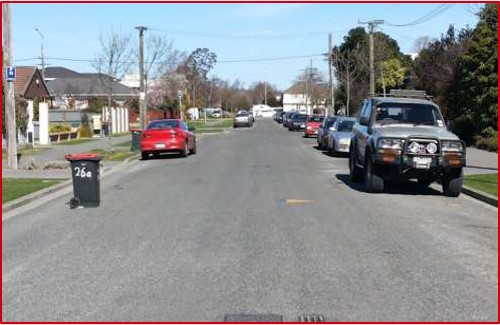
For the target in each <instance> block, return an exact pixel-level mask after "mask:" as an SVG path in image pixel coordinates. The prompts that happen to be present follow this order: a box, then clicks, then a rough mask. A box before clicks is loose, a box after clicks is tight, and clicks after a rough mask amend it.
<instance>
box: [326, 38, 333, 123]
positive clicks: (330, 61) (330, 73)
mask: <svg viewBox="0 0 500 325" xmlns="http://www.w3.org/2000/svg"><path fill="white" fill-rule="evenodd" d="M328 77H329V78H328V86H329V87H330V96H331V104H332V114H335V90H334V89H333V49H332V33H329V34H328ZM328 115H329V112H328V107H326V110H325V116H328Z"/></svg>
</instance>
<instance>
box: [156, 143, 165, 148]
mask: <svg viewBox="0 0 500 325" xmlns="http://www.w3.org/2000/svg"><path fill="white" fill-rule="evenodd" d="M155 148H156V149H165V144H164V143H157V144H155Z"/></svg>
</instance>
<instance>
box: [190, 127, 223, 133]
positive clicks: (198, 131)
mask: <svg viewBox="0 0 500 325" xmlns="http://www.w3.org/2000/svg"><path fill="white" fill-rule="evenodd" d="M224 130H225V129H219V128H217V129H216V128H211V129H201V128H200V129H196V130H194V133H195V134H203V133H220V132H224Z"/></svg>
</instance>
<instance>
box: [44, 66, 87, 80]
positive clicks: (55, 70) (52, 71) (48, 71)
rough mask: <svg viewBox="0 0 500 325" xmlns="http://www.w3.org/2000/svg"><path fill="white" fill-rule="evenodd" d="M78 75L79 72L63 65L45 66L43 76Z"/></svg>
mask: <svg viewBox="0 0 500 325" xmlns="http://www.w3.org/2000/svg"><path fill="white" fill-rule="evenodd" d="M79 75H81V74H80V73H78V72H76V71H73V70H70V69H67V68H64V67H48V68H45V78H68V77H78V76H79Z"/></svg>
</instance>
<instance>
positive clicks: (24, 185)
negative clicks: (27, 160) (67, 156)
mask: <svg viewBox="0 0 500 325" xmlns="http://www.w3.org/2000/svg"><path fill="white" fill-rule="evenodd" d="M62 181H63V179H51V178H2V203H5V202H9V201H12V200H15V199H17V198H20V197H22V196H25V195H28V194H30V193H33V192H36V191H39V190H41V189H43V188H46V187H49V186H52V185H54V184H57V183H60V182H62Z"/></svg>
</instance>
